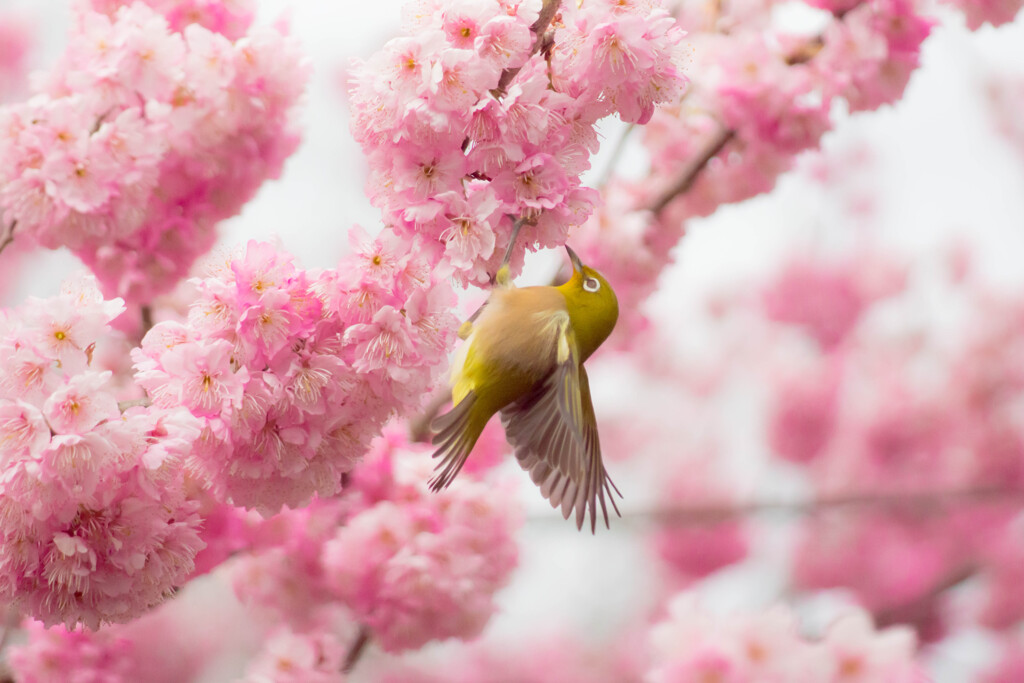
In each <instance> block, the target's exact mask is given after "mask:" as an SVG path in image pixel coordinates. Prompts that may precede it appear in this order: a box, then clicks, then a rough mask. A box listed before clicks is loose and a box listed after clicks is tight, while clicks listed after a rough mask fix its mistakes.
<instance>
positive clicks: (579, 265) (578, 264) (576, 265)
mask: <svg viewBox="0 0 1024 683" xmlns="http://www.w3.org/2000/svg"><path fill="white" fill-rule="evenodd" d="M565 250H566V251H567V252H569V259H570V260H571V261H572V269H573V270H574V271H576V272H577V273H582V272H583V262H582V261H580V257H579V256H577V255H576V252H575V251H573V250H572V249H570V248H569V245H568V244H567V245H565Z"/></svg>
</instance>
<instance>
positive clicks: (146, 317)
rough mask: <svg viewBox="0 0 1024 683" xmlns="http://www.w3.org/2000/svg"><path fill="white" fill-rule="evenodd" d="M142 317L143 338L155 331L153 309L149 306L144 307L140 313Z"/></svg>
mask: <svg viewBox="0 0 1024 683" xmlns="http://www.w3.org/2000/svg"><path fill="white" fill-rule="evenodd" d="M139 313H140V315H141V317H142V335H141V336H142V337H145V336H146V333H147V332H149V331H150V330H151V329H153V309H152V308H151V307H149V306H143V307H142V309H141V310H140V311H139Z"/></svg>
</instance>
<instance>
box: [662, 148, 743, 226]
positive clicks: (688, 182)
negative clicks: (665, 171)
mask: <svg viewBox="0 0 1024 683" xmlns="http://www.w3.org/2000/svg"><path fill="white" fill-rule="evenodd" d="M734 137H736V131H734V130H729V129H728V128H721V129H719V130H718V132H717V133H716V134H715V135H714V137H712V138H711V139H710V140H709V141H708V145H707V147H705V148H704V152H703V153H702V154H701V155H700V156H699V157H697V158H696V159H694V160H693V161H692V162H691V163H690V165H689V166H687V168H686V171H685V172H684V173H683V174H682V175H681V176H680V177H679V180H677V181H676V182H675V183H673V184H672V186H671V187H669V188H668V189H667V190H665V191H664V192H663V193H662V194H661V196H660V197H658V199H657V200H656V201H655V202H654V203H653V204H651V206H650V211H651V213H653V214H654V215H655V216H657V215H658V214H660V213H661V212H662V211H664V210H665V207H666V206H668V205H669V202H671V201H672V200H673V199H675V198H676V197H678V196H679V195H681V194H684V193H685V192H687V191H689V189H690V188H691V187H693V183H694V182H695V181H696V180H697V176H699V175H700V172H701V171H703V170H704V167H705V166H707V165H708V162H709V161H711V160H712V159H714V158H715V156H717V155H718V153H719V152H721V151H722V150H723V149H724V148H725V146H726V145H727V144H729V142H730V141H731V140H732V139H733V138H734Z"/></svg>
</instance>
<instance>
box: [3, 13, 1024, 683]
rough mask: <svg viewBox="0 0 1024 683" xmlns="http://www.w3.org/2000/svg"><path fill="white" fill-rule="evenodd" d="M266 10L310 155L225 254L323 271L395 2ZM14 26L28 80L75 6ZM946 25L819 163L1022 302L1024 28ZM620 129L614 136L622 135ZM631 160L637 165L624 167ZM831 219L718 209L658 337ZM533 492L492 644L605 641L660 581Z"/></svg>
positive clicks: (42, 275) (235, 225)
mask: <svg viewBox="0 0 1024 683" xmlns="http://www.w3.org/2000/svg"><path fill="white" fill-rule="evenodd" d="M259 2H260V6H261V17H262V18H261V20H262V21H270V20H272V19H273V18H274V17H276V16H278V15H279V14H280V13H281V12H283V11H287V12H288V13H290V16H291V23H292V27H293V32H294V33H295V34H296V35H297V36H298V37H299V38H300V39H301V40H302V41H303V43H304V45H305V49H306V51H307V54H309V56H310V58H311V59H312V61H313V63H314V67H315V71H314V74H313V80H312V84H311V87H310V90H309V96H308V102H307V107H306V110H305V113H304V114H303V122H304V142H303V145H302V147H301V148H300V149H299V151H298V153H297V154H296V155H295V156H294V157H293V158H292V159H290V160H289V161H288V162H287V164H286V166H285V169H284V173H283V176H282V178H281V179H280V180H278V181H275V182H271V183H269V184H267V185H266V186H265V187H264V188H263V189H262V190H261V191H260V194H259V195H258V196H257V198H256V199H255V200H254V201H252V202H251V203H250V204H249V205H248V206H247V207H246V208H245V210H244V212H243V214H242V215H241V216H240V217H238V218H236V219H234V220H232V221H229V222H228V224H227V225H226V226H225V227H226V229H225V230H223V232H222V234H223V241H224V242H225V243H227V244H231V245H233V244H237V243H239V242H242V241H244V240H247V239H250V238H257V239H267V238H270V237H272V236H279V237H280V239H281V240H282V242H283V244H284V246H285V248H286V249H288V250H289V251H291V252H292V253H294V254H295V255H296V256H297V260H298V262H299V263H300V264H302V265H303V266H305V267H330V266H333V265H335V264H336V262H337V259H338V257H339V256H340V254H341V253H342V252H343V250H345V249H346V245H347V237H346V232H345V231H346V230H347V228H348V227H349V226H350V225H351V224H353V223H360V224H362V225H364V226H366V227H367V228H368V229H370V230H371V231H376V229H377V227H378V225H379V214H378V211H377V210H376V209H374V208H373V207H371V206H370V204H369V201H368V200H367V199H366V198H365V196H364V195H363V191H362V190H363V181H364V178H365V170H366V166H365V162H364V159H363V156H362V153H361V151H360V150H359V148H358V146H357V145H356V144H355V143H354V142H353V141H352V139H351V136H350V135H349V132H348V119H347V111H346V108H345V106H344V102H343V98H342V96H341V89H340V83H341V82H342V80H343V72H344V68H345V65H346V64H347V61H348V59H350V58H352V57H358V56H366V55H368V54H370V52H371V51H373V50H374V49H376V48H377V47H379V46H380V45H382V44H383V42H384V41H385V40H386V39H387V38H388V37H390V36H391V35H394V33H395V32H396V31H397V27H398V22H399V17H400V7H401V2H399V0H376V1H375V2H372V3H366V2H359V3H355V2H334V1H330V0H327V1H325V0H292V1H288V0H259ZM356 8H358V9H356ZM8 9H19V10H22V11H24V12H25V13H27V14H28V15H30V16H35V17H37V18H38V21H36V22H35V23H36V25H37V26H42V27H45V32H44V33H43V34H42V35H41V36H40V40H41V41H42V49H41V50H39V51H37V53H36V54H35V55H34V65H35V66H37V67H44V66H46V65H47V64H50V63H52V61H53V59H54V57H55V54H56V52H57V51H58V50H59V49H60V48H61V45H62V43H63V36H64V33H65V31H66V27H67V25H68V20H69V2H68V0H0V10H8ZM942 16H943V18H944V20H945V25H944V26H940V27H939V28H937V29H936V31H935V32H934V35H933V36H932V38H930V39H929V40H928V41H927V43H926V45H925V50H924V58H923V64H924V66H923V68H922V69H921V70H919V71H918V73H917V74H916V75H915V76H914V78H913V80H912V81H911V85H910V88H909V89H908V92H907V96H906V97H905V99H904V100H903V101H902V102H901V103H899V105H898V106H897V107H895V108H886V109H885V110H883V111H880V112H875V113H868V114H860V115H857V116H855V117H853V118H850V119H847V120H844V121H842V122H841V123H839V124H838V126H837V130H836V131H835V132H833V133H830V134H829V135H828V136H827V137H826V139H825V142H824V146H825V148H826V149H844V148H848V147H850V146H853V145H856V144H858V143H859V142H860V141H865V140H867V141H870V143H871V145H872V148H873V150H874V152H875V154H876V157H877V161H876V169H877V176H876V180H875V182H877V187H880V188H884V189H885V192H884V194H882V195H880V196H878V197H876V201H877V203H878V212H877V216H876V220H874V221H873V225H872V228H871V230H872V232H873V233H874V236H875V237H876V238H877V239H878V240H880V241H882V242H883V243H885V244H887V245H891V246H892V247H893V248H894V249H898V250H900V251H901V252H904V253H908V254H934V253H936V252H938V251H940V250H941V249H943V248H945V245H947V244H948V240H949V238H951V237H953V236H956V237H958V238H959V239H962V240H965V241H967V242H968V243H970V244H972V245H974V246H975V247H976V252H977V260H976V264H977V266H978V270H979V271H982V272H984V273H985V275H986V277H988V278H990V279H991V280H993V281H995V282H1000V283H1006V284H1007V285H1010V286H1013V285H1016V286H1021V285H1022V284H1024V268H1022V267H1021V263H1022V262H1024V159H1022V158H1021V157H1019V156H1017V155H1015V154H1014V152H1013V151H1012V150H1010V149H1009V148H1008V146H1007V145H1005V144H1003V143H1002V142H1001V141H1000V139H999V138H998V137H996V136H995V134H994V133H993V132H992V129H991V126H990V124H989V122H988V119H987V118H986V114H985V111H984V108H983V102H982V99H981V87H982V84H981V80H982V77H983V76H984V74H986V73H988V72H989V71H990V70H991V69H999V70H1009V71H1013V70H1016V71H1017V72H1018V73H1024V21H1022V20H1021V19H1018V21H1017V22H1016V24H1015V25H1013V26H1007V27H1003V28H1001V29H998V30H992V29H991V28H985V29H982V30H981V31H978V32H976V33H973V34H971V33H969V32H967V31H966V30H965V29H964V28H963V26H962V21H961V20H960V19H959V18H958V17H956V16H955V15H953V14H952V13H944V14H943V15H942ZM1022 115H1024V114H1022ZM610 128H611V130H612V132H613V133H614V131H615V130H616V128H615V127H614V126H612V127H610ZM610 134H612V133H610ZM609 147H610V145H609ZM624 161H625V162H626V163H634V162H635V163H642V160H639V159H634V157H632V156H630V155H627V156H626V157H624ZM595 166H596V167H597V168H601V167H602V164H601V162H600V161H598V162H597V163H596V164H595ZM838 213H839V212H838V209H837V208H836V207H835V206H834V197H830V196H829V195H827V194H823V192H822V190H821V186H820V185H817V184H814V183H811V182H809V181H808V180H807V178H805V177H799V176H794V175H791V176H788V177H786V178H784V179H783V180H782V181H781V182H780V183H779V186H778V187H777V188H776V191H775V192H773V193H772V194H771V195H768V196H763V197H759V198H757V199H755V200H753V201H749V202H746V203H744V204H742V205H739V206H732V207H725V208H723V209H722V210H720V211H719V212H717V213H716V214H715V215H714V216H713V217H711V218H710V219H707V220H704V221H700V222H699V223H695V224H694V225H693V226H692V228H691V231H690V234H689V235H688V236H687V238H686V240H685V242H684V245H683V246H682V248H681V250H680V252H679V259H680V263H681V266H679V267H675V268H673V269H672V270H670V271H669V272H668V273H666V276H665V277H664V278H663V283H664V287H663V289H662V293H661V294H659V296H658V297H656V298H655V300H654V301H655V304H656V305H658V306H660V307H661V310H665V311H668V312H670V313H671V315H670V316H669V318H670V319H668V320H666V325H668V326H670V327H671V328H673V329H677V330H680V333H681V334H682V333H684V332H683V331H684V330H686V329H687V320H686V319H685V315H684V313H685V311H687V310H694V307H695V306H696V305H697V302H699V301H700V300H701V298H702V297H703V296H704V295H705V294H706V293H707V292H709V291H712V290H713V289H715V288H717V287H719V286H721V285H722V284H726V283H730V282H736V281H742V280H743V279H746V278H750V277H752V276H754V275H756V274H758V273H763V272H766V271H768V270H770V269H771V268H772V267H773V265H774V264H775V263H777V262H778V259H779V258H780V256H781V255H783V254H785V253H787V252H789V251H791V250H793V249H795V248H802V247H806V246H807V245H811V244H815V243H817V244H821V243H824V244H826V245H834V247H835V248H841V247H842V246H843V245H844V244H848V243H849V235H848V233H847V232H844V231H843V230H842V229H837V228H836V227H835V225H836V223H837V222H840V217H839V216H838ZM560 258H561V257H560V256H552V255H550V254H548V255H542V256H539V257H536V258H534V259H532V260H531V261H530V262H528V266H530V267H529V268H528V270H527V273H526V276H525V277H524V280H525V281H528V282H529V281H531V280H532V281H533V282H540V281H544V280H546V279H548V278H549V277H550V273H551V272H553V268H554V264H555V263H558V262H559V261H558V259H560ZM32 263H33V266H32V268H31V269H29V270H28V271H27V272H30V273H32V277H30V278H25V279H24V280H23V281H22V282H20V283H19V286H18V287H17V288H16V289H17V291H15V292H4V293H0V304H4V305H10V304H16V303H18V302H19V301H21V300H22V299H23V298H24V297H25V296H27V295H29V294H33V295H36V296H46V295H49V294H52V293H54V292H56V291H57V288H58V287H59V281H60V278H61V277H62V275H63V274H64V273H66V272H69V271H70V270H72V269H74V268H76V262H75V260H74V259H73V258H71V257H69V256H67V255H62V254H54V253H40V254H38V255H34V256H33V261H32ZM604 376H605V377H606V379H607V380H608V382H610V381H611V379H610V378H609V377H608V375H607V373H605V375H604ZM600 379H601V375H600V374H597V376H595V378H594V382H593V383H594V385H595V387H594V388H595V395H596V398H597V404H598V405H597V410H598V414H599V415H600V414H601V413H602V412H604V411H608V410H615V409H616V408H621V405H619V406H616V405H614V404H615V401H616V396H615V394H616V393H617V392H616V391H615V388H614V387H612V386H610V384H608V383H606V384H605V385H604V386H602V385H601V384H600ZM619 393H621V392H619ZM625 464H626V463H625V462H624V461H620V462H619V463H617V466H618V467H619V469H621V468H622V466H623V465H625ZM613 474H614V472H613ZM523 479H524V480H523V486H522V489H523V492H524V496H525V498H526V500H527V504H528V510H529V511H530V513H531V515H533V514H536V515H540V516H548V515H552V520H551V521H542V522H534V523H531V524H530V525H529V526H528V528H527V530H526V532H525V535H524V546H523V552H522V562H521V564H522V566H521V568H520V570H519V571H518V573H517V575H516V581H515V583H514V584H513V585H512V586H511V587H510V588H509V589H508V590H506V591H505V593H504V594H503V595H502V599H501V602H502V607H503V614H502V615H501V616H500V617H498V618H496V619H495V621H494V622H493V623H492V624H491V626H490V627H489V631H488V636H487V637H490V638H502V637H510V636H513V635H514V634H522V633H523V632H524V631H537V630H539V631H541V632H543V631H544V630H545V629H547V628H548V627H549V625H550V624H552V623H557V622H559V621H563V622H565V623H566V624H567V626H568V628H569V630H571V631H575V632H577V633H589V634H590V636H592V637H596V638H600V637H602V636H606V635H610V634H611V633H614V632H615V631H616V630H617V629H618V628H619V627H620V626H621V625H623V624H624V623H625V620H626V619H628V618H630V617H631V616H636V615H638V614H640V613H642V612H643V610H644V608H645V606H646V602H647V601H649V599H650V596H651V595H652V594H653V590H654V588H653V585H654V583H653V582H655V581H656V577H655V576H654V574H653V572H652V570H651V568H650V566H649V564H648V563H647V562H646V561H645V555H644V550H643V547H642V545H641V543H640V540H639V538H638V535H637V534H633V533H630V530H631V529H636V527H635V526H634V525H632V524H629V523H623V522H620V523H618V524H613V526H614V527H615V529H613V531H612V532H611V533H605V534H599V535H598V537H597V538H594V537H591V536H590V535H589V534H578V533H577V532H576V531H575V528H574V527H573V526H572V525H571V524H569V523H567V522H566V523H562V522H561V521H560V519H559V520H558V521H557V522H556V521H555V520H554V518H553V513H552V512H551V511H550V510H549V508H548V507H547V505H546V503H544V501H542V500H541V499H540V497H539V496H538V495H536V492H535V491H534V490H533V487H532V486H530V485H529V482H528V480H527V479H526V478H525V477H524V478H523ZM616 481H617V483H619V485H620V487H621V488H622V489H623V491H624V492H625V493H626V508H629V507H638V506H639V505H640V504H642V503H644V502H646V499H645V497H644V495H643V494H642V492H638V491H636V490H634V489H632V488H630V487H629V486H627V485H624V484H626V483H631V482H630V479H629V477H628V476H625V475H623V476H617V477H616ZM764 543H766V541H762V543H761V545H763V544H764ZM775 554H776V555H778V551H776V553H775ZM779 571H780V569H779V567H777V566H774V568H773V566H772V565H771V564H769V563H765V562H760V563H759V562H753V563H748V564H746V565H744V566H742V567H739V568H737V569H735V570H730V572H727V576H725V577H723V578H721V579H717V580H716V581H714V582H713V586H712V588H711V590H710V591H709V595H710V596H711V597H710V599H711V600H712V601H716V600H717V601H719V602H731V603H735V604H737V605H741V606H751V607H756V606H759V605H762V604H765V603H766V602H767V601H770V600H771V599H772V598H773V597H775V596H774V595H773V593H774V592H775V591H776V590H777V589H778V588H779V587H780V585H781V584H780V582H781V576H780V575H779ZM595 624H598V625H596V626H595ZM962 645H963V647H961V648H960V649H954V650H953V651H952V652H943V653H942V656H941V658H940V659H939V660H938V661H939V662H940V664H938V665H937V667H936V672H935V673H936V676H937V680H939V681H948V682H949V683H953V682H955V681H963V680H967V678H966V676H967V673H966V672H967V671H969V670H970V669H971V666H972V661H977V660H978V659H979V658H982V657H983V656H984V654H985V649H984V647H981V646H979V645H978V644H977V642H976V638H974V637H973V636H968V637H966V638H965V639H964V642H963V643H962ZM958 647H960V646H958Z"/></svg>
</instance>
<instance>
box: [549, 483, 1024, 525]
mask: <svg viewBox="0 0 1024 683" xmlns="http://www.w3.org/2000/svg"><path fill="white" fill-rule="evenodd" d="M979 502H981V503H1000V502H1005V503H1016V504H1024V491H1022V490H1019V489H1007V488H1001V487H980V488H968V489H960V490H956V489H953V490H945V491H921V492H912V493H907V492H891V493H875V492H865V491H854V492H850V493H842V494H835V495H830V496H822V497H820V498H812V499H810V500H793V501H785V500H778V501H772V500H760V501H751V502H747V503H711V504H707V505H687V506H679V507H675V508H652V509H649V510H635V511H628V510H623V512H622V518H623V519H632V520H636V521H640V522H656V523H659V524H677V525H681V526H686V525H694V526H696V525H702V524H714V523H717V522H725V521H729V520H734V519H740V518H744V517H750V516H753V515H759V514H766V513H777V514H786V515H806V514H813V513H816V512H823V511H825V510H838V509H842V508H871V507H892V508H898V509H907V508H912V509H913V510H914V511H915V512H917V513H924V514H933V515H942V514H946V511H947V508H948V507H949V506H950V505H969V504H972V503H979ZM531 519H534V520H542V519H544V520H547V519H550V520H555V519H558V520H559V521H561V519H560V518H558V517H552V516H548V515H545V516H543V517H541V516H537V517H531Z"/></svg>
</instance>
